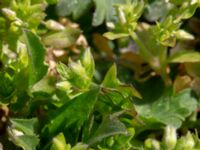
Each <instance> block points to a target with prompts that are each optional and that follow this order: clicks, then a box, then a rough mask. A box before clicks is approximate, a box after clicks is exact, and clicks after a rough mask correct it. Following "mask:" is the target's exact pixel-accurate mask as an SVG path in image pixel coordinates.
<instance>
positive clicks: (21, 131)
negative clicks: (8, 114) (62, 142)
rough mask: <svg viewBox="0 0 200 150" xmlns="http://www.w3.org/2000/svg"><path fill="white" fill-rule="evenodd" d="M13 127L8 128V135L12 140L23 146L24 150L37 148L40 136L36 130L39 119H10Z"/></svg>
mask: <svg viewBox="0 0 200 150" xmlns="http://www.w3.org/2000/svg"><path fill="white" fill-rule="evenodd" d="M10 122H11V127H9V128H8V135H9V137H10V139H11V141H12V142H13V143H14V144H15V145H17V146H19V147H21V148H23V150H36V147H37V145H38V144H39V138H38V136H37V135H36V133H35V131H36V128H37V126H38V120H37V119H36V118H32V119H14V118H13V119H10Z"/></svg>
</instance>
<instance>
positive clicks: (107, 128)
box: [88, 115, 128, 145]
mask: <svg viewBox="0 0 200 150" xmlns="http://www.w3.org/2000/svg"><path fill="white" fill-rule="evenodd" d="M118 134H128V132H127V130H126V126H125V125H124V124H123V123H121V122H120V121H119V119H118V118H117V117H116V116H114V115H110V116H106V117H105V118H104V119H103V121H102V123H101V124H100V126H99V127H98V129H97V131H96V132H95V133H94V135H93V136H92V137H91V138H90V140H89V142H88V143H89V145H93V144H95V143H96V142H100V141H101V140H103V139H104V138H107V137H109V136H113V135H118Z"/></svg>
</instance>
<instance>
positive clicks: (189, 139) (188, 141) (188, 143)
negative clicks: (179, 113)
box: [184, 132, 195, 150]
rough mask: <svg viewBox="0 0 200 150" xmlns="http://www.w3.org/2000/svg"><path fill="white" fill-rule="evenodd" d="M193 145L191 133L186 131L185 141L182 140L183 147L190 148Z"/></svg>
mask: <svg viewBox="0 0 200 150" xmlns="http://www.w3.org/2000/svg"><path fill="white" fill-rule="evenodd" d="M194 146H195V142H194V139H193V137H192V134H191V133H190V132H188V133H187V135H186V137H185V142H184V149H188V150H190V149H192V148H193V147H194Z"/></svg>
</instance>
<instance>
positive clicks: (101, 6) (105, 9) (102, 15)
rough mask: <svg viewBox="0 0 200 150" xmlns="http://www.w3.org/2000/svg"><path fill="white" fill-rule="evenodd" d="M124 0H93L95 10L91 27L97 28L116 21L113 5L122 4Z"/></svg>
mask: <svg viewBox="0 0 200 150" xmlns="http://www.w3.org/2000/svg"><path fill="white" fill-rule="evenodd" d="M123 2H124V0H109V1H108V0H94V3H95V5H96V10H95V12H94V16H93V21H92V25H93V26H98V25H100V24H102V23H103V22H104V20H106V21H114V20H116V15H115V10H114V7H113V5H114V4H119V3H123Z"/></svg>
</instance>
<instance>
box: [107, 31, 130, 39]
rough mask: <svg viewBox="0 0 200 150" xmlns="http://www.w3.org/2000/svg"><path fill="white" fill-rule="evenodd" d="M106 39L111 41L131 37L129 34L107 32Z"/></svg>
mask: <svg viewBox="0 0 200 150" xmlns="http://www.w3.org/2000/svg"><path fill="white" fill-rule="evenodd" d="M103 36H104V37H106V38H108V39H109V40H115V39H119V38H123V37H127V36H129V34H128V33H114V32H106V33H104V34H103Z"/></svg>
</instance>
